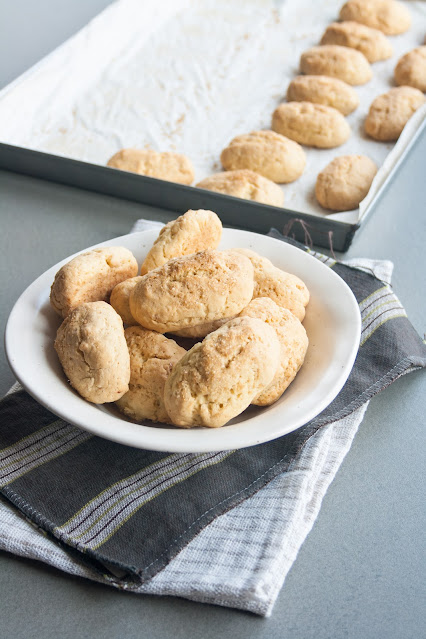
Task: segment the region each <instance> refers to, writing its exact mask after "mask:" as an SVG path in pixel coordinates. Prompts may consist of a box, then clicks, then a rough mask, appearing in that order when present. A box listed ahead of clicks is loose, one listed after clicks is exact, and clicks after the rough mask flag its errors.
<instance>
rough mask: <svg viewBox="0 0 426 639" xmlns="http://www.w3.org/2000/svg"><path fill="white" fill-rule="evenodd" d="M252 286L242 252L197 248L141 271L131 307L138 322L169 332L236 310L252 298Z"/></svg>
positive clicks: (239, 309)
mask: <svg viewBox="0 0 426 639" xmlns="http://www.w3.org/2000/svg"><path fill="white" fill-rule="evenodd" d="M253 286H254V283H253V267H252V265H251V262H250V260H249V259H248V258H247V257H245V256H243V255H237V254H234V253H232V254H230V253H228V252H224V251H201V252H199V253H195V254H194V255H186V256H184V257H176V258H174V259H172V260H169V261H168V262H167V263H166V264H163V266H160V267H159V268H156V269H154V270H153V271H150V272H149V273H147V274H146V275H144V276H143V278H142V280H141V281H140V282H139V283H138V284H137V286H135V288H134V289H133V290H132V292H131V294H130V311H131V313H132V315H133V317H134V318H135V320H137V322H138V323H139V324H141V326H144V327H145V328H149V329H150V330H153V331H157V332H159V333H172V332H174V331H178V330H181V329H182V328H188V327H190V326H197V325H198V324H204V323H205V322H212V321H214V320H218V319H222V318H224V317H232V316H234V315H236V314H237V313H239V312H240V311H241V310H242V309H243V308H244V306H247V304H248V303H249V301H250V300H251V298H252V295H253Z"/></svg>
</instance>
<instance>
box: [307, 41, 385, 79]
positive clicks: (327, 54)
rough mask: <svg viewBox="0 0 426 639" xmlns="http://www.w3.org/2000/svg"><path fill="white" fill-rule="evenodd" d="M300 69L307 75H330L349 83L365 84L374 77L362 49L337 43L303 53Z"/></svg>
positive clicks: (313, 48)
mask: <svg viewBox="0 0 426 639" xmlns="http://www.w3.org/2000/svg"><path fill="white" fill-rule="evenodd" d="M300 70H301V71H302V73H306V74H307V75H329V76H331V77H332V78H338V79H339V80H343V82H346V83H347V84H365V83H366V82H369V81H370V80H371V78H372V77H373V72H372V70H371V66H370V64H369V62H368V60H367V58H366V57H365V56H364V55H363V54H362V53H361V52H360V51H357V50H356V49H350V48H349V47H341V46H339V45H337V44H324V45H322V46H320V47H312V49H308V51H305V52H304V53H302V55H301V57H300Z"/></svg>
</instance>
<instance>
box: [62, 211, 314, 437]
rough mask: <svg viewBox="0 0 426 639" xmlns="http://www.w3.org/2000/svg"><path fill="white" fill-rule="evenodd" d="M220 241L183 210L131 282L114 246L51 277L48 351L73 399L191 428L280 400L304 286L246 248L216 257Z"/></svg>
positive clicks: (300, 333) (299, 329)
mask: <svg viewBox="0 0 426 639" xmlns="http://www.w3.org/2000/svg"><path fill="white" fill-rule="evenodd" d="M221 235H222V224H221V222H220V219H219V217H218V216H217V215H216V213H213V212H212V211H206V210H197V211H193V210H190V211H187V212H186V213H185V214H184V215H182V216H180V217H178V218H177V219H176V220H173V221H172V222H169V223H168V224H166V226H164V227H163V228H162V229H161V231H160V234H159V236H158V237H157V239H156V240H155V242H154V244H153V246H152V248H151V249H150V251H149V252H148V254H147V256H146V258H145V260H144V262H143V264H142V266H141V269H140V273H141V274H140V275H138V272H139V266H138V263H137V261H136V259H135V257H134V255H133V254H132V253H131V251H129V250H128V249H127V248H124V247H114V246H112V247H107V248H99V249H93V250H91V251H88V252H86V253H83V254H80V255H78V256H77V257H75V258H73V259H72V260H71V261H69V262H68V263H67V264H65V266H63V267H62V268H61V269H60V270H59V271H58V272H57V274H56V276H55V279H54V282H53V284H52V287H51V293H50V303H51V305H52V307H53V308H54V309H55V311H56V312H57V313H58V314H59V315H60V316H61V318H63V322H62V324H61V325H60V327H59V329H58V331H57V335H56V339H55V349H56V352H57V354H58V357H59V360H60V362H61V365H62V367H63V370H64V372H65V375H66V377H67V379H68V380H69V382H70V384H71V386H72V387H73V388H74V389H75V390H76V391H77V392H78V393H80V395H81V396H82V397H83V398H84V399H86V400H88V401H89V402H93V403H95V404H103V403H107V402H115V403H116V405H117V407H118V409H119V410H120V411H121V412H122V413H123V414H124V415H125V416H126V417H128V418H129V419H131V420H133V421H136V422H142V421H145V420H151V421H152V422H160V423H167V424H173V425H175V426H180V427H185V428H190V427H193V426H209V427H219V426H223V425H225V424H226V423H227V422H229V420H231V419H232V418H234V417H236V416H237V415H239V414H240V413H242V412H243V411H244V410H245V409H246V408H247V407H248V406H249V405H250V404H255V405H257V406H267V405H269V404H272V403H274V402H275V401H277V399H279V397H281V395H282V394H283V392H284V391H285V390H286V388H287V387H288V386H289V384H290V383H291V382H292V381H293V379H294V378H295V376H296V374H297V372H298V371H299V369H300V367H301V366H302V364H303V361H304V358H305V354H306V351H307V348H308V337H307V335H306V331H305V328H304V326H303V324H302V321H303V319H304V317H305V308H306V306H307V304H308V302H309V291H308V289H307V287H306V285H305V284H304V282H302V280H300V279H299V278H298V277H297V276H296V275H293V274H291V273H286V272H284V271H282V270H280V269H279V268H277V267H275V266H274V265H273V264H272V263H271V262H270V260H268V259H267V258H265V257H262V256H260V255H258V254H257V253H255V252H254V251H251V250H248V249H242V248H235V249H228V250H222V251H221V250H218V249H217V247H218V245H219V242H220V240H221ZM166 334H167V336H166ZM178 342H179V343H178ZM180 344H185V346H186V348H185V347H184V346H182V345H180Z"/></svg>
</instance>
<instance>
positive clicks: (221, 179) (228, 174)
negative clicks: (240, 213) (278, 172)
mask: <svg viewBox="0 0 426 639" xmlns="http://www.w3.org/2000/svg"><path fill="white" fill-rule="evenodd" d="M196 186H198V187H199V188H200V189H207V190H209V191H215V192H216V193H226V194H227V195H233V196H234V197H240V198H243V199H245V200H253V202H262V204H270V205H271V206H283V204H284V193H283V191H282V189H281V188H280V187H279V186H278V185H277V184H275V182H272V180H268V178H265V177H263V176H262V175H259V174H258V173H255V172H254V171H250V170H249V169H240V170H237V171H225V172H224V173H216V174H215V175H211V176H210V177H207V178H205V179H204V180H201V182H199V183H198V184H197V185H196Z"/></svg>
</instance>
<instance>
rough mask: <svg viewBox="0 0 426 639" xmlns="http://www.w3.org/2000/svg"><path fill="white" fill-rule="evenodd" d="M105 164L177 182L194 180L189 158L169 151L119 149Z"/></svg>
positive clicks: (184, 182) (190, 182)
mask: <svg viewBox="0 0 426 639" xmlns="http://www.w3.org/2000/svg"><path fill="white" fill-rule="evenodd" d="M107 166H110V167H111V168H113V169H120V170H121V171H130V172H131V173H138V174H139V175H146V176H147V177H153V178H157V179H159V180H167V181H168V182H177V183H179V184H192V182H193V180H194V169H193V167H192V163H191V160H190V159H189V158H187V157H186V155H182V154H181V153H171V152H169V151H164V152H159V151H152V150H151V149H121V150H120V151H118V152H117V153H115V154H114V155H113V156H112V157H111V158H110V159H109V160H108V162H107Z"/></svg>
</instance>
